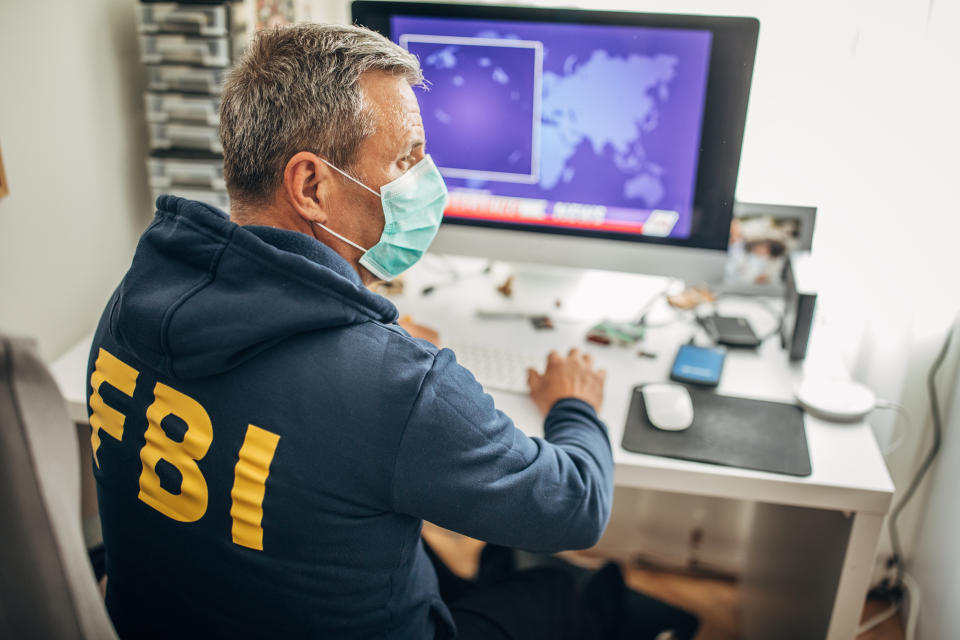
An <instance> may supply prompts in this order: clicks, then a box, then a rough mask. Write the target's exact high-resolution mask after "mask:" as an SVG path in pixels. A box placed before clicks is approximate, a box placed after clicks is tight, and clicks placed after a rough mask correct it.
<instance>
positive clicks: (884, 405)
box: [875, 400, 913, 456]
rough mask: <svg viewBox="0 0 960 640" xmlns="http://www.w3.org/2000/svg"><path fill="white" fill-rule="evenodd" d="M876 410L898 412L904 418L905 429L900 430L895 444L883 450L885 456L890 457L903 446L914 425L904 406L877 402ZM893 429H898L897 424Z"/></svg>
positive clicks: (882, 401)
mask: <svg viewBox="0 0 960 640" xmlns="http://www.w3.org/2000/svg"><path fill="white" fill-rule="evenodd" d="M875 408H876V409H891V410H893V411H896V412H897V413H898V414H900V417H901V418H903V422H904V427H903V428H902V429H900V432H899V434H898V435H897V437H896V438H894V439H893V442H891V443H890V444H888V445H887V446H886V447H884V448H883V455H884V456H888V455H890V454H891V453H893V452H894V451H896V450H897V449H898V448H899V447H900V445H901V444H903V440H904V438H905V437H906V435H907V432H908V431H910V430H911V429H912V424H913V423H912V421H911V420H910V414H909V413H907V410H906V408H905V407H904V406H903V405H902V404H897V403H896V402H889V401H887V400H877V406H876V407H875ZM893 427H894V429H896V427H897V423H896V422H894V423H893Z"/></svg>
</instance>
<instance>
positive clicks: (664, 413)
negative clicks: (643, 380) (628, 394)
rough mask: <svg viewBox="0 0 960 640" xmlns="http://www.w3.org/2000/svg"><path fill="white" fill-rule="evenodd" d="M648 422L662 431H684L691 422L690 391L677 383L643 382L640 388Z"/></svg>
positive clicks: (691, 405)
mask: <svg viewBox="0 0 960 640" xmlns="http://www.w3.org/2000/svg"><path fill="white" fill-rule="evenodd" d="M640 394H641V395H642V396H643V406H644V408H645V409H646V411H647V419H648V420H649V421H650V424H652V425H653V426H655V427H656V428H657V429H660V430H662V431H684V430H686V429H689V428H690V425H691V424H693V401H692V400H691V399H690V392H689V391H687V388H686V387H684V386H683V385H679V384H671V383H654V384H645V385H643V387H642V388H641V389H640Z"/></svg>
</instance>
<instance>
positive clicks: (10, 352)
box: [0, 335, 117, 640]
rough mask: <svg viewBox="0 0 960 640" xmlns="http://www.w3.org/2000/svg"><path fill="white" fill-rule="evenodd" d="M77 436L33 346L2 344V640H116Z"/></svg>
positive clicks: (7, 341) (9, 340) (5, 340)
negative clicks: (90, 532) (87, 539)
mask: <svg viewBox="0 0 960 640" xmlns="http://www.w3.org/2000/svg"><path fill="white" fill-rule="evenodd" d="M79 464H80V456H79V452H78V447H77V440H76V431H75V428H74V425H73V424H72V423H71V421H70V418H69V416H68V414H67V407H66V405H65V403H64V401H63V398H62V396H61V395H60V391H59V389H58V388H57V384H56V382H54V380H53V378H52V377H51V376H50V373H49V372H48V371H47V369H46V367H45V366H44V365H43V363H42V362H41V361H40V359H39V358H38V357H37V355H36V353H35V352H34V350H33V348H32V346H31V345H30V344H29V343H28V342H26V341H23V340H16V339H13V338H9V337H6V336H3V335H0V638H57V639H60V638H79V639H83V640H94V639H97V640H99V639H105V640H110V639H115V638H116V637H117V636H116V634H115V632H114V630H113V626H112V625H111V623H110V619H109V617H108V616H107V612H106V608H105V607H104V604H103V599H102V598H101V596H100V591H99V589H98V588H97V584H96V581H95V579H94V576H93V570H92V568H91V566H90V561H89V558H88V556H87V550H86V545H85V544H84V541H83V533H82V529H81V524H80V467H79Z"/></svg>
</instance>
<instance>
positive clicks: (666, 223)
mask: <svg viewBox="0 0 960 640" xmlns="http://www.w3.org/2000/svg"><path fill="white" fill-rule="evenodd" d="M390 33H391V37H393V38H394V40H395V41H396V42H398V43H399V44H400V45H401V46H402V47H403V48H405V49H407V50H408V51H410V52H411V53H413V54H414V55H416V56H417V57H418V58H419V59H420V64H421V66H422V68H423V73H424V76H425V78H426V79H427V80H428V82H429V88H428V89H427V90H424V91H421V92H420V93H419V94H418V96H417V97H418V99H419V101H420V109H421V113H422V114H423V123H424V129H425V132H426V136H427V149H428V151H429V152H430V154H431V155H432V156H433V159H434V162H436V164H437V166H438V167H439V168H440V172H441V173H442V174H443V175H444V178H445V179H446V182H447V186H448V187H449V189H450V204H449V206H448V208H447V211H446V216H447V217H448V218H459V219H463V220H492V221H500V222H504V223H513V224H525V225H539V226H545V227H553V228H570V229H587V230H603V231H611V232H615V233H619V234H630V235H633V234H640V235H655V236H660V237H670V238H688V237H689V236H690V228H691V221H692V217H693V205H694V191H695V187H696V174H697V158H698V155H699V153H698V151H699V148H700V130H701V125H702V121H703V104H704V98H705V96H706V85H707V71H708V69H709V60H710V43H711V38H712V34H711V33H710V31H706V30H697V29H652V28H644V27H622V26H610V25H587V24H556V23H544V22H517V21H505V20H469V19H450V18H429V17H427V18H425V17H414V16H405V15H394V16H391V18H390Z"/></svg>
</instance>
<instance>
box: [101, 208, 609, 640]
mask: <svg viewBox="0 0 960 640" xmlns="http://www.w3.org/2000/svg"><path fill="white" fill-rule="evenodd" d="M157 206H158V208H159V210H158V212H157V215H156V218H155V220H154V221H153V223H152V224H151V225H150V227H149V228H148V229H147V230H146V231H145V232H144V234H143V236H142V238H141V239H140V243H139V245H138V246H137V251H136V255H135V256H134V259H133V263H132V265H131V267H130V270H129V271H128V272H127V274H126V276H125V277H124V278H123V281H122V282H121V283H120V285H119V287H118V288H117V290H116V292H115V293H114V295H113V297H112V298H111V299H110V301H109V303H108V305H107V308H106V310H105V311H104V314H103V317H102V319H101V321H100V325H99V327H98V329H97V332H96V335H95V338H94V343H93V349H92V351H91V355H90V361H89V367H88V373H89V375H90V378H89V379H90V387H89V392H90V411H91V426H92V427H93V436H92V439H93V445H94V461H95V465H94V471H95V475H96V478H97V489H98V496H99V501H100V514H101V521H102V524H103V538H104V544H105V547H106V556H107V575H108V583H107V606H108V608H109V611H110V615H111V616H112V618H113V620H114V623H115V625H116V627H117V630H118V632H119V634H120V635H121V637H124V638H140V637H164V638H171V637H176V638H181V637H204V638H219V637H223V638H234V639H236V638H268V637H270V638H280V637H286V638H306V637H313V638H321V637H324V638H325V637H335V638H365V639H368V638H433V637H450V636H452V635H453V634H454V626H453V623H452V621H451V618H450V614H449V611H448V610H447V608H446V606H445V605H444V603H443V602H442V601H441V600H440V596H439V593H438V590H437V579H436V574H435V573H434V570H433V567H432V565H431V564H430V561H429V559H428V558H427V556H426V555H425V553H424V550H423V546H422V543H421V540H420V529H421V525H422V521H423V520H424V519H426V520H429V521H431V522H434V523H436V524H438V525H440V526H442V527H446V528H448V529H452V530H454V531H458V532H461V533H463V534H466V535H468V536H472V537H474V538H479V539H481V540H486V541H490V542H495V543H498V544H501V545H508V546H514V547H519V548H524V549H530V550H537V551H544V552H552V551H559V550H562V549H571V548H582V547H587V546H590V545H592V544H593V543H594V542H595V541H596V540H597V539H598V537H599V536H600V535H601V533H602V532H603V529H604V527H605V525H606V522H607V519H608V518H609V514H610V507H611V501H612V496H613V462H612V458H611V453H610V445H609V442H608V440H607V435H606V429H605V427H604V425H603V424H602V423H601V422H600V420H599V419H598V418H597V416H596V414H595V413H594V411H593V409H591V408H590V407H589V406H588V405H587V404H585V403H584V402H582V401H580V400H576V399H565V400H561V401H559V402H557V404H556V405H555V406H554V407H553V409H552V410H551V411H550V413H549V415H548V416H547V418H546V423H545V427H544V431H545V436H546V437H545V439H538V438H530V437H528V436H526V435H524V434H523V433H522V432H521V431H519V430H518V429H517V428H516V427H515V426H514V425H513V423H512V422H511V420H510V419H509V418H508V417H507V416H505V415H504V414H502V413H500V412H499V411H497V409H496V407H494V404H493V400H492V399H491V398H490V396H488V395H486V394H485V393H484V392H483V389H482V388H481V387H480V385H479V384H478V383H477V382H476V380H475V379H474V378H473V376H472V375H471V374H470V372H469V371H467V370H466V369H464V368H463V367H461V366H460V365H458V364H457V362H456V359H455V357H454V354H453V353H452V352H451V351H449V350H447V349H438V348H436V347H434V346H433V345H431V344H429V343H428V342H426V341H423V340H418V339H414V338H412V337H410V335H409V334H407V333H406V332H405V331H403V330H402V329H401V328H400V327H399V326H398V325H397V324H396V318H397V311H396V309H395V308H394V306H393V305H392V304H391V303H390V302H389V301H388V300H386V299H385V298H383V297H380V296H378V295H376V294H374V293H372V292H371V291H369V290H367V289H366V288H365V287H364V286H363V285H362V283H361V281H360V279H359V277H358V275H357V273H356V272H355V271H354V270H353V269H352V267H351V266H350V265H349V264H348V263H347V262H346V261H344V260H343V259H342V258H341V257H340V256H339V255H337V254H336V253H334V252H333V251H332V250H330V249H329V248H327V247H326V246H325V245H323V244H322V243H320V242H317V241H316V240H315V239H313V238H310V237H307V236H305V235H302V234H298V233H295V232H292V231H285V230H278V229H272V228H267V227H253V226H250V227H241V226H238V225H236V224H234V223H233V222H231V221H230V220H229V219H228V218H227V217H226V216H225V215H224V214H223V213H222V212H220V211H218V210H216V209H213V208H211V207H209V206H207V205H204V204H201V203H198V202H192V201H188V200H183V199H181V198H175V197H171V196H164V197H161V198H160V199H159V200H158V201H157Z"/></svg>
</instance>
